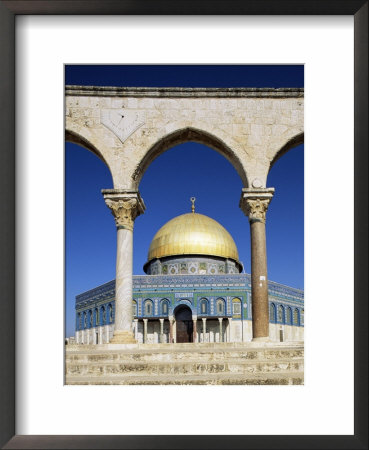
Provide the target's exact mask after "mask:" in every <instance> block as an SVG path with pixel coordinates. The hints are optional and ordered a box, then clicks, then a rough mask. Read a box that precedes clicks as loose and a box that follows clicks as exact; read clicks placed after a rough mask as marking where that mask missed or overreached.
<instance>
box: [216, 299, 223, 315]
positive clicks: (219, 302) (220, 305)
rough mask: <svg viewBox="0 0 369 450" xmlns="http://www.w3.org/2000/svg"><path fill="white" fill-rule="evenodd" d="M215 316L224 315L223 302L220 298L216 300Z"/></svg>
mask: <svg viewBox="0 0 369 450" xmlns="http://www.w3.org/2000/svg"><path fill="white" fill-rule="evenodd" d="M217 314H222V315H223V314H225V307H224V300H223V299H222V298H218V300H217Z"/></svg>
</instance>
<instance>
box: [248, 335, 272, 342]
mask: <svg viewBox="0 0 369 450" xmlns="http://www.w3.org/2000/svg"><path fill="white" fill-rule="evenodd" d="M251 341H252V342H271V341H270V338H269V336H265V337H254V338H252V339H251Z"/></svg>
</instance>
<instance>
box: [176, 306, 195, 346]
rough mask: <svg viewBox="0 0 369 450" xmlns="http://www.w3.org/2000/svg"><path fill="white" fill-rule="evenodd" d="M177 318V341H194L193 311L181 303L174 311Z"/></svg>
mask: <svg viewBox="0 0 369 450" xmlns="http://www.w3.org/2000/svg"><path fill="white" fill-rule="evenodd" d="M174 317H175V319H176V342H177V343H186V342H193V322H192V311H191V309H190V308H189V307H188V306H186V305H179V306H178V307H177V308H176V309H175V311H174Z"/></svg>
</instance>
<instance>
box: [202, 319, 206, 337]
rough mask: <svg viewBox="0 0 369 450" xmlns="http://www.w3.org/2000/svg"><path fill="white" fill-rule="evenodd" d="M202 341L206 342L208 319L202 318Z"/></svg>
mask: <svg viewBox="0 0 369 450" xmlns="http://www.w3.org/2000/svg"><path fill="white" fill-rule="evenodd" d="M202 341H203V342H206V317H203V318H202Z"/></svg>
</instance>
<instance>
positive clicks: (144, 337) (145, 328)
mask: <svg viewBox="0 0 369 450" xmlns="http://www.w3.org/2000/svg"><path fill="white" fill-rule="evenodd" d="M143 323H144V335H143V341H144V344H147V319H143Z"/></svg>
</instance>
